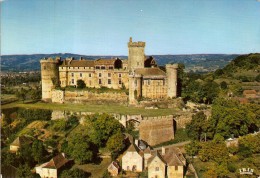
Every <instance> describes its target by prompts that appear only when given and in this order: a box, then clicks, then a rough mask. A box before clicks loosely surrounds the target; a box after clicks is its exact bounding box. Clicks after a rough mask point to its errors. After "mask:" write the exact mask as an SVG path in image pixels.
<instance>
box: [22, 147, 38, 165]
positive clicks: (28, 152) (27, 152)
mask: <svg viewBox="0 0 260 178" xmlns="http://www.w3.org/2000/svg"><path fill="white" fill-rule="evenodd" d="M18 154H19V159H20V160H21V162H22V163H23V164H28V165H29V166H33V165H34V163H35V162H34V158H33V156H32V147H31V145H30V144H24V145H23V146H22V147H21V148H20V149H19V152H18Z"/></svg>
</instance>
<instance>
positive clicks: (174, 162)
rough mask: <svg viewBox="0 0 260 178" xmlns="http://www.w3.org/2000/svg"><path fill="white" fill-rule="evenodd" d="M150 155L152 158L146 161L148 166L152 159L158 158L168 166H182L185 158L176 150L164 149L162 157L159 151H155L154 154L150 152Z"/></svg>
mask: <svg viewBox="0 0 260 178" xmlns="http://www.w3.org/2000/svg"><path fill="white" fill-rule="evenodd" d="M152 155H153V156H152V157H151V158H150V159H149V160H148V164H150V163H151V162H152V160H153V158H154V157H156V156H158V157H159V158H160V159H161V160H162V161H163V162H164V163H166V164H167V165H168V166H184V161H185V158H184V157H183V155H182V153H181V151H180V150H179V149H178V148H168V149H165V154H164V155H162V152H161V150H160V151H158V150H157V151H155V152H152Z"/></svg>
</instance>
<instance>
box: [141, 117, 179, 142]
mask: <svg viewBox="0 0 260 178" xmlns="http://www.w3.org/2000/svg"><path fill="white" fill-rule="evenodd" d="M139 137H140V139H142V140H144V141H146V142H148V143H149V144H150V145H152V146H154V145H158V144H160V143H163V142H166V141H169V140H172V139H174V119H173V116H165V117H160V118H158V117H156V119H147V120H143V121H142V122H141V123H140V125H139Z"/></svg>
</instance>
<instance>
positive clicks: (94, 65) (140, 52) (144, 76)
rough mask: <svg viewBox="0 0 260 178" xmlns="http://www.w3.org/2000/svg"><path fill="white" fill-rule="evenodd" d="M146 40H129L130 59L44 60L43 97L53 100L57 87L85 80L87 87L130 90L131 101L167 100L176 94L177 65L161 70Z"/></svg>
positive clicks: (168, 65)
mask: <svg viewBox="0 0 260 178" xmlns="http://www.w3.org/2000/svg"><path fill="white" fill-rule="evenodd" d="M144 50H145V42H140V41H138V42H133V41H132V38H130V40H129V42H128V60H127V59H119V58H116V59H96V60H87V59H82V58H80V59H79V60H75V59H74V58H67V59H64V60H61V58H60V57H57V58H56V59H53V58H48V59H46V58H45V59H41V60H40V63H41V81H42V100H44V101H52V97H53V94H52V92H53V90H54V89H55V87H56V86H60V87H67V86H75V87H77V81H78V80H83V81H84V82H85V84H86V86H87V87H93V88H94V87H95V88H100V87H107V88H113V89H121V88H126V89H128V90H129V95H128V101H129V104H136V103H137V101H138V99H139V98H150V99H167V98H174V97H176V96H177V69H178V65H177V64H167V65H166V67H165V68H166V72H165V71H163V70H162V69H160V68H159V67H158V66H157V64H156V61H155V59H154V58H153V57H146V56H145V53H144Z"/></svg>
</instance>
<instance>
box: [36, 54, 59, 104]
mask: <svg viewBox="0 0 260 178" xmlns="http://www.w3.org/2000/svg"><path fill="white" fill-rule="evenodd" d="M40 63H41V81H42V100H44V101H51V97H52V96H51V90H52V89H54V88H55V86H56V85H59V63H60V58H56V59H52V58H48V59H42V60H40Z"/></svg>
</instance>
